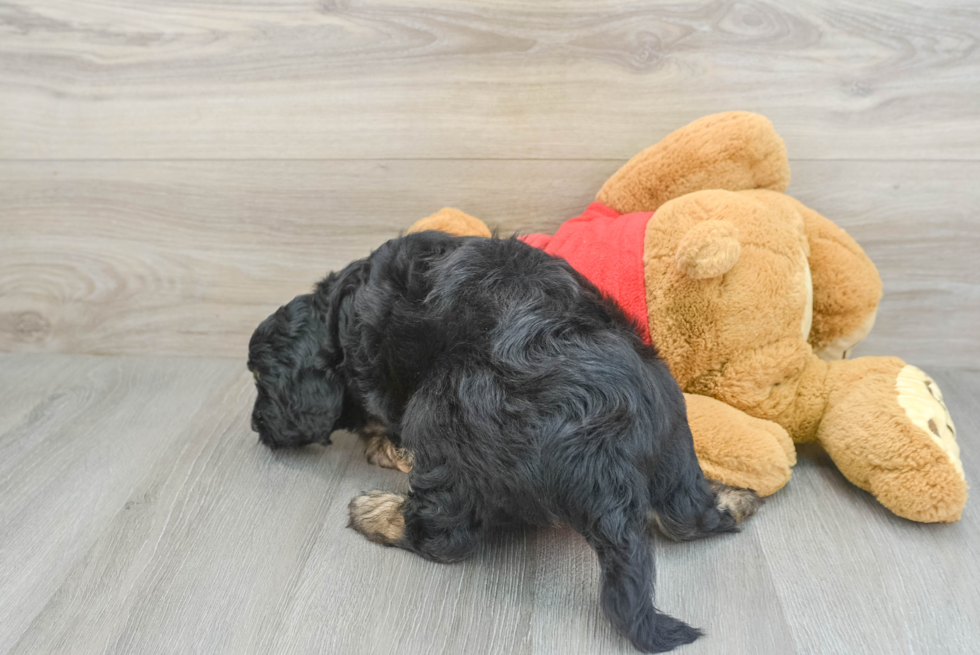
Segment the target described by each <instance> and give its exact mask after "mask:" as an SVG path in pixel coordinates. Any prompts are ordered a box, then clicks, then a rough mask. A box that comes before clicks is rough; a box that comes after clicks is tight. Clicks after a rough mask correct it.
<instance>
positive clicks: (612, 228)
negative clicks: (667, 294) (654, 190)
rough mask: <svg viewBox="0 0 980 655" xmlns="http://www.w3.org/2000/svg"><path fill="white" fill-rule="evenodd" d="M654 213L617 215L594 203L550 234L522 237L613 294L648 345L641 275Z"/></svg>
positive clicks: (602, 289) (608, 294) (645, 300)
mask: <svg viewBox="0 0 980 655" xmlns="http://www.w3.org/2000/svg"><path fill="white" fill-rule="evenodd" d="M651 216H653V213H652V212H640V213H636V214H623V215H619V214H617V213H616V210H614V209H611V208H609V207H606V206H605V205H603V204H600V203H598V202H594V203H592V204H591V205H589V207H588V209H586V210H585V213H583V214H582V215H581V216H579V217H577V218H573V219H571V220H569V221H566V222H565V223H564V224H562V226H561V227H560V228H558V231H557V232H556V233H555V235H554V236H548V235H547V234H529V235H527V236H524V237H521V240H522V241H523V242H524V243H526V244H528V245H529V246H533V247H535V248H539V249H541V250H544V251H545V252H546V253H548V254H549V255H556V256H558V257H561V258H562V259H564V260H566V261H567V262H568V263H569V264H571V265H572V268H574V269H575V270H577V271H578V272H579V273H581V274H582V275H584V276H585V277H586V278H588V279H589V281H590V282H592V284H594V285H596V286H597V287H599V290H600V291H602V292H603V293H604V294H606V295H607V296H609V297H610V298H613V299H614V300H615V301H616V302H617V303H619V306H620V307H622V308H623V311H625V312H626V315H627V316H629V317H630V318H631V319H632V320H633V322H635V323H636V325H637V329H638V331H639V332H640V336H642V337H643V340H644V341H646V342H647V343H650V326H649V324H648V320H649V319H648V317H647V297H646V288H645V284H644V278H643V237H644V235H645V233H646V226H647V223H648V222H649V221H650V217H651Z"/></svg>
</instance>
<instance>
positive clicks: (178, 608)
mask: <svg viewBox="0 0 980 655" xmlns="http://www.w3.org/2000/svg"><path fill="white" fill-rule="evenodd" d="M55 371H60V372H62V375H61V378H60V382H59V383H58V384H52V383H51V378H52V375H53V374H54V372H55ZM933 373H934V375H935V377H936V379H937V380H938V381H939V382H940V384H942V386H943V389H944V392H945V396H946V398H947V400H948V402H949V406H950V410H951V412H952V413H953V415H954V416H955V417H956V420H957V425H958V427H959V434H960V440H961V448H962V451H963V464H964V468H965V470H966V474H967V478H968V479H969V480H976V479H977V476H978V475H980V455H978V454H980V440H978V439H977V437H976V435H977V434H978V433H980V403H978V401H977V398H978V397H980V373H978V372H972V371H962V370H946V369H942V370H938V371H934V372H933ZM0 390H2V391H3V393H0V403H7V404H3V406H2V408H3V409H5V410H9V409H14V410H16V408H17V406H19V407H21V408H22V409H21V410H20V412H19V413H20V414H21V415H25V414H26V415H30V416H31V418H30V419H27V420H23V421H20V422H18V424H17V425H16V426H14V427H13V428H10V427H7V428H6V429H4V430H3V431H2V432H0V453H2V454H3V456H2V457H0V463H2V465H3V467H4V468H3V470H2V471H0V481H2V482H0V484H2V485H3V487H2V489H3V492H4V493H2V494H0V539H2V548H3V553H4V558H5V566H4V567H3V569H2V571H0V615H3V616H4V617H5V620H4V622H2V623H0V653H18V654H25V655H26V654H31V655H33V654H34V653H72V654H86V653H96V652H98V653H134V652H141V653H163V652H180V653H183V652H207V653H216V654H218V653H229V654H235V655H239V654H243V653H270V652H275V653H288V654H291V653H314V652H316V653H345V654H347V653H349V654H352V655H361V654H364V655H367V654H371V655H375V654H377V655H382V654H394V653H399V654H400V655H401V654H406V655H427V654H429V653H474V654H476V655H482V654H484V653H486V654H492V653H515V654H518V655H558V654H565V653H596V652H601V653H623V654H627V653H634V652H635V651H633V650H632V648H631V647H630V646H629V644H628V643H627V642H626V641H625V640H623V639H622V638H620V637H619V636H618V635H616V634H615V633H614V632H613V631H612V629H611V628H610V627H609V625H608V623H607V622H606V621H605V619H604V618H603V617H602V615H601V613H600V609H599V606H598V600H597V589H598V565H597V563H596V561H595V557H594V556H593V554H592V552H591V551H590V550H589V548H588V546H587V545H586V544H585V542H584V541H583V540H582V539H581V538H580V537H579V536H578V535H576V534H575V533H573V532H571V531H570V530H568V529H567V528H556V529H540V530H530V529H529V530H515V531H513V532H508V533H503V534H500V535H496V536H494V537H493V538H492V539H490V540H489V541H488V542H487V543H485V544H483V546H482V547H481V548H480V549H478V551H477V552H476V553H475V554H474V556H473V557H471V558H470V559H468V560H466V561H464V562H462V563H459V564H454V565H439V564H434V563H431V562H427V561H424V560H422V559H421V558H418V557H416V556H414V555H411V554H409V553H407V552H404V551H401V550H396V549H390V548H383V547H380V546H377V545H375V544H371V543H369V542H367V541H366V540H364V539H363V538H362V537H360V536H359V535H357V534H356V533H355V532H353V531H352V530H348V529H345V527H344V526H345V524H346V518H347V517H346V505H347V502H348V500H349V499H350V498H351V497H352V496H354V495H357V494H358V493H360V492H362V491H364V490H368V489H374V488H379V489H384V490H404V489H405V488H406V478H405V477H404V476H402V475H401V474H399V473H396V472H393V471H386V470H382V469H378V468H376V467H372V466H369V465H368V464H367V463H366V461H365V460H364V456H363V452H362V447H361V445H360V443H359V442H358V441H357V440H356V439H355V438H353V437H351V436H350V435H344V434H339V433H338V434H337V435H335V443H334V445H332V446H330V447H328V448H326V449H324V448H321V447H311V448H307V449H303V450H299V451H291V452H290V451H287V452H282V451H280V452H276V453H272V452H269V451H267V450H265V449H264V448H262V447H260V446H259V445H258V444H257V442H256V440H255V438H254V434H253V433H251V431H250V430H249V427H248V410H249V407H250V404H251V402H252V399H253V393H254V392H253V391H252V388H251V382H250V378H249V376H248V374H247V372H245V371H242V370H241V369H240V368H238V367H237V366H234V365H233V363H232V362H227V361H221V360H188V359H179V360H160V359H147V358H128V357H114V358H91V357H67V356H51V355H4V356H0ZM8 392H9V394H10V397H15V396H16V397H18V398H19V400H18V401H16V402H15V403H8V402H7V401H6V400H4V399H5V398H6V397H7V396H8ZM17 394H20V395H19V396H17ZM151 397H152V398H153V401H152V403H151V402H148V400H149V398H151ZM52 398H64V400H61V401H60V403H59V402H57V401H51V400H50V399H52ZM189 398H194V400H193V401H189ZM23 407H30V408H31V409H28V410H24V409H23ZM158 414H164V415H166V419H167V420H166V421H163V422H162V423H161V422H160V421H159V420H154V419H156V418H157V415H158ZM150 422H152V423H153V425H152V426H151V425H145V424H144V423H150ZM29 435H30V436H29ZM25 440H27V441H30V443H29V444H28V445H26V446H25V445H21V446H20V447H19V448H20V452H21V456H20V457H17V458H10V457H8V455H9V454H10V453H11V452H13V451H11V450H10V449H11V448H12V447H16V446H17V444H24V443H25ZM31 440H33V441H31ZM72 454H74V455H76V456H74V457H72V456H70V455H72ZM15 460H16V461H15ZM83 481H84V482H85V483H84V484H83ZM28 499H29V501H30V507H31V512H30V517H31V519H30V521H24V520H23V519H21V518H19V517H24V516H26V514H25V512H26V511H27V509H26V508H27V503H28ZM971 508H972V505H968V506H967V509H966V512H965V513H964V516H963V519H962V520H961V521H960V522H958V523H956V524H953V525H921V524H915V523H911V522H908V521H905V520H903V519H899V518H897V517H895V516H893V515H891V514H890V513H889V512H888V511H887V510H885V509H884V508H882V507H881V506H880V505H878V504H877V502H876V501H874V499H872V498H871V497H870V496H869V495H867V494H865V493H864V492H861V491H859V490H857V489H856V488H854V487H853V486H851V485H849V484H848V483H847V482H846V481H845V480H844V479H843V478H842V477H841V476H840V474H839V473H838V472H837V471H836V469H834V468H833V466H832V465H831V464H830V463H829V461H828V460H827V459H826V458H825V457H824V456H822V455H821V454H820V453H816V452H810V454H809V456H805V457H803V458H801V461H800V464H799V465H798V466H797V468H796V469H795V471H794V476H793V480H792V481H791V482H790V484H789V485H788V486H787V487H786V488H785V489H784V490H782V491H780V492H779V493H778V494H776V495H775V496H773V497H772V498H771V499H769V501H768V502H767V503H766V504H765V505H764V506H763V508H762V509H761V511H760V513H759V514H758V515H757V516H756V517H755V518H754V519H753V520H752V521H751V522H750V523H749V524H748V525H747V526H746V528H745V530H744V531H743V532H742V533H741V534H738V535H729V536H725V537H721V538H717V539H711V540H707V541H700V542H694V543H688V544H674V543H667V542H664V541H663V540H659V541H658V542H657V544H656V555H657V563H658V567H659V571H658V587H657V592H658V595H657V603H658V605H659V606H660V607H662V608H663V609H664V610H665V611H668V612H670V613H671V614H673V615H675V616H678V617H681V618H684V619H686V620H688V621H690V622H691V623H692V624H694V625H697V626H699V627H701V628H703V629H705V630H706V632H707V636H706V637H704V638H703V639H701V640H699V641H698V642H696V643H695V644H693V645H692V646H689V647H686V648H685V649H684V652H685V653H691V654H692V655H702V654H703V655H709V654H716V653H726V654H729V653H753V654H758V655H787V654H792V653H799V654H801V655H802V654H811V653H812V654H814V655H817V654H824V653H849V654H852V655H877V654H879V653H880V654H883V655H884V654H887V655H903V654H906V653H907V654H910V655H911V654H913V653H914V654H922V653H926V654H929V655H940V654H942V655H946V654H950V655H969V654H971V653H973V652H974V650H975V648H974V647H975V638H976V635H977V634H980V619H978V617H980V591H978V589H977V587H976V584H975V581H976V580H977V579H978V575H980V563H978V561H977V559H976V557H974V556H973V553H974V552H975V548H974V544H976V543H977V540H978V539H980V522H978V519H977V516H978V515H977V512H975V511H973V509H971ZM7 562H15V563H16V564H18V566H16V567H10V566H7V565H6V564H7ZM17 576H19V578H18V579H16V580H15V579H14V578H17ZM12 580H13V581H12ZM10 617H13V620H11V619H10Z"/></svg>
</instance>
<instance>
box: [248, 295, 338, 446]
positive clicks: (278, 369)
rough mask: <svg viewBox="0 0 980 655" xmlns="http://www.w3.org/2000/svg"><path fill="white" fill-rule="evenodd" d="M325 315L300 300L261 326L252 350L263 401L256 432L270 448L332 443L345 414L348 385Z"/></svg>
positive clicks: (307, 298)
mask: <svg viewBox="0 0 980 655" xmlns="http://www.w3.org/2000/svg"><path fill="white" fill-rule="evenodd" d="M325 314H326V312H324V311H322V310H320V309H318V308H317V306H316V305H315V303H314V302H313V295H312V294H306V295H303V296H297V297H296V298H294V299H293V300H292V301H290V302H289V304H287V305H284V306H282V307H280V308H279V309H278V310H277V311H276V313H275V314H273V315H272V316H270V317H269V318H267V319H265V320H264V321H262V323H261V324H260V325H259V327H258V328H257V329H256V330H255V333H254V334H252V339H251V341H250V342H249V344H248V368H249V370H251V371H252V375H253V376H255V386H256V389H257V391H258V396H257V397H256V399H255V407H254V409H253V410H252V429H253V430H255V431H256V432H258V433H259V440H261V441H262V443H264V444H265V445H266V446H268V447H269V448H273V449H275V448H292V447H298V446H305V445H307V444H311V443H321V444H324V445H326V444H329V443H330V433H331V432H333V430H334V428H335V426H336V423H337V419H338V418H339V417H340V415H341V412H342V411H343V408H344V381H343V377H342V376H341V374H340V373H339V372H338V371H337V370H336V368H335V364H336V361H337V353H336V351H337V349H336V347H335V344H334V343H333V336H332V330H331V329H330V325H329V324H328V320H329V317H328V316H326V315H325Z"/></svg>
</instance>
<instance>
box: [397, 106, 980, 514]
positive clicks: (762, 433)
mask: <svg viewBox="0 0 980 655" xmlns="http://www.w3.org/2000/svg"><path fill="white" fill-rule="evenodd" d="M788 183H789V164H788V161H787V159H786V151H785V146H784V144H783V141H782V139H781V138H780V137H779V136H778V135H777V134H776V132H775V131H774V129H773V127H772V124H771V123H770V122H769V121H768V120H767V119H765V118H763V117H762V116H758V115H755V114H749V113H745V112H728V113H724V114H717V115H714V116H708V117H706V118H702V119H700V120H698V121H695V122H694V123H692V124H690V125H688V126H686V127H684V128H682V129H680V130H678V131H676V132H674V133H672V134H670V135H669V136H667V138H665V139H664V140H663V141H661V142H660V143H658V144H656V145H654V146H652V147H650V148H648V149H647V150H644V151H643V152H641V153H640V154H638V155H637V156H636V157H634V158H633V159H631V160H630V161H629V162H628V163H627V164H626V165H625V166H623V167H622V168H621V169H620V170H619V171H618V172H617V173H616V174H615V175H613V177H612V178H610V179H609V180H608V181H607V182H606V184H605V185H604V186H603V188H602V189H601V190H600V192H599V194H598V196H597V202H596V203H593V204H592V205H591V206H590V207H589V208H588V209H587V210H586V212H585V213H583V215H582V216H579V217H577V218H575V219H572V220H570V221H568V222H566V223H565V224H563V225H562V226H561V228H560V229H559V230H558V231H557V233H556V234H555V235H554V236H548V235H529V236H526V237H523V239H524V240H525V241H526V242H528V243H529V244H531V245H533V246H535V247H539V248H542V249H544V250H545V251H547V252H550V253H552V254H554V255H556V256H561V257H564V258H565V259H567V260H568V261H569V263H570V264H571V265H572V266H574V267H575V268H576V269H578V270H579V271H580V272H581V273H582V274H583V275H585V276H586V277H587V278H589V279H590V280H591V281H592V282H593V283H594V284H596V285H597V286H598V287H599V288H600V289H602V290H603V291H604V292H605V293H607V294H609V295H610V296H612V297H614V298H615V299H616V300H617V301H619V302H620V304H621V305H622V306H623V307H624V309H625V310H626V312H627V314H629V315H631V316H632V317H633V318H634V320H635V321H636V322H637V326H638V330H640V331H641V333H642V334H643V336H644V338H646V339H647V340H649V341H651V342H652V343H653V344H655V345H656V347H657V348H658V350H659V351H660V353H661V356H662V357H663V358H664V360H665V361H666V362H667V363H668V364H669V366H670V368H671V371H672V372H673V374H674V376H675V377H676V378H677V381H678V382H679V383H680V385H681V387H682V388H683V389H684V391H685V392H686V393H687V394H688V395H687V400H688V414H689V418H690V421H691V426H692V430H693V432H694V435H695V446H696V449H697V452H698V458H699V460H700V462H701V465H702V467H703V468H704V470H705V473H706V474H707V475H708V476H709V477H711V478H714V479H718V480H721V481H722V482H725V483H727V484H730V485H735V486H741V487H747V488H751V489H755V490H756V491H758V492H759V493H760V494H762V495H767V494H771V493H773V492H774V491H776V490H777V489H779V488H780V487H782V486H783V485H784V484H785V483H786V482H787V481H788V480H789V476H790V467H791V466H792V465H793V464H794V463H795V452H794V448H793V444H792V442H791V441H790V440H789V438H787V433H788V435H789V437H790V438H792V441H793V442H796V443H803V442H808V441H817V442H819V443H820V444H821V445H822V446H823V447H824V448H825V449H826V451H827V453H829V455H830V457H831V458H832V459H833V461H834V462H835V463H836V464H837V466H838V467H839V468H840V470H841V472H842V473H843V474H844V475H845V476H846V477H847V478H848V479H849V480H850V481H851V482H853V483H854V484H856V485H857V486H859V487H861V488H862V489H865V490H867V491H869V492H871V493H872V494H874V495H875V497H876V498H877V499H878V500H879V501H880V502H881V503H882V504H884V505H885V506H886V507H888V508H889V509H891V510H892V511H893V512H895V513H896V514H898V515H899V516H903V517H906V518H909V519H912V520H915V521H926V522H938V521H955V520H957V519H959V517H960V513H961V511H962V509H963V506H964V504H965V502H966V497H967V484H966V481H965V478H964V475H963V467H962V465H961V463H960V459H959V449H958V447H957V444H956V439H955V436H956V432H955V428H954V427H953V422H952V420H951V418H950V416H949V413H948V411H947V410H946V406H945V405H944V403H943V400H942V394H941V392H940V390H939V387H938V386H937V385H936V383H935V382H934V381H933V380H932V379H930V378H929V376H928V375H926V374H925V373H923V372H922V371H921V370H919V369H918V368H916V367H914V366H910V365H908V364H906V363H905V362H903V361H902V360H901V359H898V358H896V357H861V358H858V359H854V360H846V359H844V358H845V357H846V356H847V354H848V352H849V350H850V349H851V348H852V347H853V345H854V344H856V343H857V342H858V341H860V340H861V339H863V338H864V337H865V336H866V335H867V334H868V331H869V330H870V329H871V326H872V325H873V323H874V318H875V312H876V310H877V305H878V300H879V299H880V295H881V281H880V279H879V277H878V273H877V271H876V270H875V268H874V265H873V264H872V263H871V261H870V260H869V259H868V258H867V256H866V255H865V254H864V252H863V251H862V250H861V248H860V247H859V246H858V245H857V244H856V243H855V242H854V241H853V239H851V238H850V237H849V236H848V235H847V234H846V233H845V232H844V231H843V230H841V229H840V228H838V227H837V226H835V225H834V224H833V223H831V222H830V221H829V220H827V219H826V218H824V217H823V216H821V215H820V214H818V213H817V212H815V211H813V210H811V209H809V208H807V207H805V206H804V205H802V204H801V203H799V202H798V201H796V200H794V199H793V198H791V197H789V196H787V195H785V194H784V193H783V191H784V190H785V188H786V186H787V185H788ZM425 229H439V230H443V231H447V232H452V233H454V234H460V235H480V236H489V234H490V232H489V230H487V228H486V225H484V224H483V223H482V221H480V220H478V219H475V218H473V217H471V216H468V215H466V214H464V213H462V212H460V211H458V210H452V209H444V210H442V211H440V212H438V213H437V214H434V215H433V216H430V217H429V218H427V219H423V220H422V221H419V222H418V223H416V224H415V225H414V226H413V227H412V228H411V231H420V230H425Z"/></svg>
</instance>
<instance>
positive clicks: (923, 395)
mask: <svg viewBox="0 0 980 655" xmlns="http://www.w3.org/2000/svg"><path fill="white" fill-rule="evenodd" d="M895 389H896V391H898V404H899V405H900V406H901V407H902V409H904V410H905V415H906V416H907V417H908V419H909V420H910V421H911V422H912V423H913V424H914V425H915V426H916V427H918V428H919V429H920V430H922V431H923V432H924V433H925V434H926V435H927V436H928V437H929V438H930V439H932V441H933V442H934V443H935V444H936V445H937V446H939V447H940V448H941V449H942V450H943V452H944V453H945V454H946V456H947V457H949V459H950V462H951V463H952V464H953V468H955V469H956V472H957V473H958V474H959V476H960V478H961V479H963V480H965V479H966V476H965V475H964V474H963V463H962V462H961V461H960V447H959V445H958V444H957V443H956V427H955V426H954V425H953V419H952V417H950V415H949V410H948V409H946V403H944V402H943V392H942V391H940V389H939V385H938V384H936V382H935V380H933V379H932V378H930V377H929V376H928V375H926V373H925V372H924V371H922V370H921V369H919V368H917V367H915V366H911V365H906V366H905V367H904V368H903V369H902V370H901V371H899V373H898V379H897V380H896V382H895Z"/></svg>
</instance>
